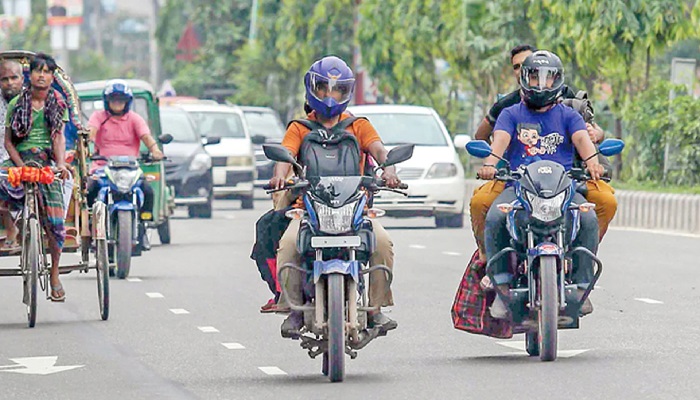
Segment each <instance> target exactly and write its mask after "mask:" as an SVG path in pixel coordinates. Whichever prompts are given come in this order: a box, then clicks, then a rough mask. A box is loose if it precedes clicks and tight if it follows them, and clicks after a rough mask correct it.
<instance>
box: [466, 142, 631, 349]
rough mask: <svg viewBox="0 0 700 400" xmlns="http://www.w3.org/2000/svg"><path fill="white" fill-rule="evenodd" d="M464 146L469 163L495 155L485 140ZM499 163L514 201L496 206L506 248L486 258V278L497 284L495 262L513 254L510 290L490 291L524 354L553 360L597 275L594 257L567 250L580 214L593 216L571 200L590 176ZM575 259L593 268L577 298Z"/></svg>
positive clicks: (610, 145) (614, 150)
mask: <svg viewBox="0 0 700 400" xmlns="http://www.w3.org/2000/svg"><path fill="white" fill-rule="evenodd" d="M466 147H467V151H468V152H469V154H471V155H472V156H475V157H479V158H486V157H488V156H490V155H494V154H493V153H492V151H491V147H490V146H489V145H488V144H487V143H486V142H485V141H483V140H473V141H471V142H469V143H467V146H466ZM623 147H624V142H622V141H621V140H618V139H607V140H605V141H603V143H601V144H600V148H599V151H598V152H597V153H596V154H595V155H594V156H596V155H597V154H598V153H600V154H602V155H604V156H612V155H616V154H619V153H620V152H621V151H622V149H623ZM498 158H500V159H501V160H502V161H504V162H505V163H506V164H507V166H506V168H504V169H501V170H499V171H498V174H497V175H496V179H498V180H501V181H506V182H512V184H513V186H514V189H515V193H516V196H517V200H515V201H514V202H513V203H504V204H494V207H497V208H498V209H499V210H500V211H501V212H504V213H506V214H508V218H507V220H506V221H507V228H508V232H509V234H510V237H511V241H510V242H511V246H509V247H506V248H504V249H501V250H500V251H499V252H498V253H496V255H494V256H493V257H492V258H491V259H489V260H488V262H487V264H486V274H487V276H488V278H489V279H490V282H495V279H494V275H493V268H492V267H493V264H494V263H495V262H496V261H497V260H499V259H500V258H502V257H504V256H512V255H513V254H514V255H515V257H510V260H511V262H510V270H511V272H512V273H513V275H514V277H513V280H512V281H511V283H510V290H509V291H507V292H505V293H504V292H501V289H499V288H498V287H497V286H495V285H491V286H493V287H494V289H495V291H496V295H497V296H499V297H500V298H501V299H502V300H503V301H504V303H505V304H507V305H508V306H509V309H510V314H511V317H512V318H511V327H512V329H513V333H514V334H515V333H525V339H526V340H525V342H526V350H527V352H528V354H530V355H532V356H535V355H539V356H540V360H542V361H552V360H554V359H556V356H557V340H558V339H557V330H558V329H578V327H579V318H580V310H581V305H582V304H583V303H584V302H585V301H586V299H587V298H588V296H589V294H590V293H591V290H593V287H594V286H595V283H596V282H597V281H598V278H599V277H600V274H601V273H602V269H603V264H602V262H601V261H600V259H598V257H596V256H595V255H594V254H593V253H592V252H590V251H589V250H588V249H586V248H584V247H576V248H573V246H572V243H573V240H574V238H576V236H577V234H578V229H579V227H580V217H581V214H580V213H582V212H592V211H593V209H594V208H595V205H594V204H591V203H583V204H575V203H574V202H573V199H574V194H575V193H576V192H579V193H581V194H584V193H583V192H584V191H585V188H586V186H585V182H586V181H587V180H589V179H590V177H589V176H587V173H586V171H585V169H583V168H573V169H571V170H570V171H568V172H567V171H566V170H565V169H564V167H563V166H562V165H561V164H558V163H556V162H552V161H542V160H540V161H535V162H533V163H531V164H529V165H526V166H522V167H521V168H520V169H518V170H517V171H511V168H510V165H509V163H508V162H507V161H506V160H504V159H503V158H501V157H498ZM584 161H585V160H584ZM575 253H584V254H587V255H588V256H589V257H591V258H592V259H593V261H594V263H595V264H596V266H597V268H596V269H595V274H594V276H593V280H592V282H590V284H589V285H588V287H587V288H586V290H585V291H584V293H583V295H582V297H581V298H580V299H579V298H578V294H577V286H576V285H575V284H573V283H572V274H573V270H572V268H571V265H572V262H571V258H572V255H573V254H575ZM490 282H487V284H489V285H490Z"/></svg>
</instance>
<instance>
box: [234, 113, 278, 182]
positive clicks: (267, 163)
mask: <svg viewBox="0 0 700 400" xmlns="http://www.w3.org/2000/svg"><path fill="white" fill-rule="evenodd" d="M241 110H243V115H244V116H245V119H246V123H247V124H248V129H249V130H250V136H251V140H252V141H253V150H254V151H255V168H256V169H257V171H258V177H257V179H256V180H255V186H258V187H262V186H264V185H265V184H266V183H267V182H268V181H269V180H270V178H272V170H273V169H274V168H275V162H274V161H271V160H269V159H268V158H267V157H265V153H263V150H262V145H263V144H264V143H282V138H283V137H284V132H285V127H284V125H283V124H282V121H281V120H280V117H279V114H277V111H275V110H273V109H272V108H269V107H251V106H241Z"/></svg>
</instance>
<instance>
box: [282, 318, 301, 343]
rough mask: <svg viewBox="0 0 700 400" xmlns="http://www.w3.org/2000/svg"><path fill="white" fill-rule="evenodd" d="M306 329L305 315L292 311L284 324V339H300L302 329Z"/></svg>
mask: <svg viewBox="0 0 700 400" xmlns="http://www.w3.org/2000/svg"><path fill="white" fill-rule="evenodd" d="M303 327H304V313H303V312H301V311H292V312H291V313H289V316H288V317H287V318H286V319H285V320H284V322H282V327H281V330H282V337H283V338H292V339H295V338H298V337H299V336H300V335H301V332H300V331H301V328H303Z"/></svg>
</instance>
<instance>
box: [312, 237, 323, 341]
mask: <svg viewBox="0 0 700 400" xmlns="http://www.w3.org/2000/svg"><path fill="white" fill-rule="evenodd" d="M316 261H323V251H322V250H321V249H316ZM315 286H316V291H315V293H314V304H315V306H316V318H315V321H314V328H316V329H317V330H319V331H322V330H323V328H325V327H326V318H325V313H324V311H325V308H326V280H325V279H319V280H318V282H316V285H315Z"/></svg>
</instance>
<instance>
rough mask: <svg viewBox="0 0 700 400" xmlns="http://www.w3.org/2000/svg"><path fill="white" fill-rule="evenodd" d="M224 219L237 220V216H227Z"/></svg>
mask: <svg viewBox="0 0 700 400" xmlns="http://www.w3.org/2000/svg"><path fill="white" fill-rule="evenodd" d="M224 218H225V219H236V216H235V215H225V216H224Z"/></svg>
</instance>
